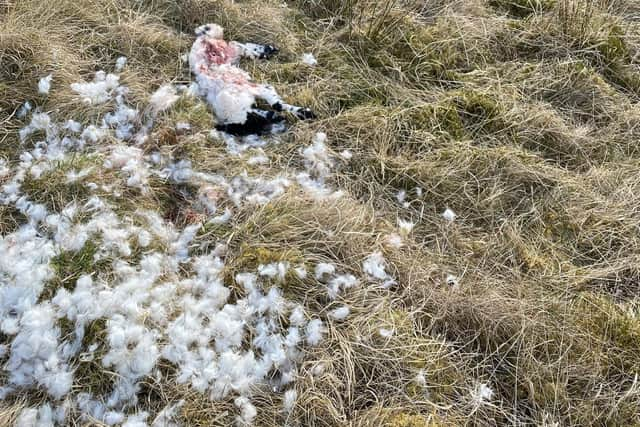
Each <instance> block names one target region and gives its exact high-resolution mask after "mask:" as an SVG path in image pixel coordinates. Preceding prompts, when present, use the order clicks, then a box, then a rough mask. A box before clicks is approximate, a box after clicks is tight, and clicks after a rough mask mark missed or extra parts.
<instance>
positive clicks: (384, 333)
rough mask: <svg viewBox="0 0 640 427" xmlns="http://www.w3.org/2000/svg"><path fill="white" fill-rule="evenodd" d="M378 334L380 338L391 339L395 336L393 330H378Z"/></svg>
mask: <svg viewBox="0 0 640 427" xmlns="http://www.w3.org/2000/svg"><path fill="white" fill-rule="evenodd" d="M378 333H379V334H380V336H381V337H382V338H391V337H392V336H393V335H394V334H395V332H394V330H393V329H386V328H380V329H379V330H378Z"/></svg>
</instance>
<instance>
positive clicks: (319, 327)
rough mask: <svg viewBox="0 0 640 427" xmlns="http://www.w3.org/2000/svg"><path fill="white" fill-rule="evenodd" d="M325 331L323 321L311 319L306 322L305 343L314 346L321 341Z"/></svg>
mask: <svg viewBox="0 0 640 427" xmlns="http://www.w3.org/2000/svg"><path fill="white" fill-rule="evenodd" d="M325 331H326V328H325V326H324V322H323V321H322V320H320V319H312V320H310V321H309V323H307V328H306V334H307V344H308V345H311V346H316V345H318V344H320V342H322V337H323V335H324V333H325Z"/></svg>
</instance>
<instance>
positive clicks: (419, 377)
mask: <svg viewBox="0 0 640 427" xmlns="http://www.w3.org/2000/svg"><path fill="white" fill-rule="evenodd" d="M413 381H414V382H415V383H416V384H417V385H419V386H420V387H426V386H427V378H426V376H425V373H424V369H420V370H419V371H418V373H417V374H416V376H415V377H414V378H413Z"/></svg>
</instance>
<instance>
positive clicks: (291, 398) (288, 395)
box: [282, 389, 298, 414]
mask: <svg viewBox="0 0 640 427" xmlns="http://www.w3.org/2000/svg"><path fill="white" fill-rule="evenodd" d="M297 399H298V392H297V391H296V390H295V389H291V390H287V391H285V392H284V398H283V399H282V408H283V409H284V412H285V413H287V414H288V413H290V412H291V411H292V410H293V408H294V407H295V406H296V400H297Z"/></svg>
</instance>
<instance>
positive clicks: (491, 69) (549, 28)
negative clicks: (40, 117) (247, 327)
mask: <svg viewBox="0 0 640 427" xmlns="http://www.w3.org/2000/svg"><path fill="white" fill-rule="evenodd" d="M281 3H282V2H280V1H275V0H274V1H271V0H266V1H265V0H263V1H246V2H233V1H229V0H184V1H177V0H145V1H133V0H100V1H98V0H57V1H55V2H52V3H51V2H49V3H47V2H41V1H39V0H16V1H12V0H9V1H6V2H4V3H3V2H1V1H0V155H2V156H3V157H4V158H6V159H8V160H10V161H17V155H18V154H19V153H20V152H21V151H22V147H21V146H20V144H19V142H18V139H17V130H18V129H19V128H20V127H21V126H22V125H23V124H22V122H21V121H20V120H18V119H17V118H16V117H15V116H14V113H15V110H16V109H17V108H18V107H19V106H20V105H21V104H22V103H23V102H24V101H25V100H32V101H34V102H35V103H36V104H37V105H38V106H40V107H41V109H42V110H44V111H51V112H52V113H53V114H55V115H57V116H60V117H69V118H70V117H73V118H76V119H77V120H80V121H82V122H83V123H91V122H92V121H95V120H96V119H97V117H98V116H99V114H100V111H97V110H96V109H95V108H94V109H92V110H90V109H88V108H86V107H85V106H82V105H80V104H79V103H77V102H74V100H73V97H72V93H71V92H70V90H69V84H70V83H72V82H75V81H78V80H80V79H82V78H84V77H87V76H89V75H90V74H91V73H92V72H93V71H95V70H96V69H101V68H107V69H109V67H112V66H113V64H114V62H115V59H116V58H117V57H118V56H120V55H125V56H127V57H128V58H129V67H128V68H127V69H126V71H125V72H124V73H123V74H122V80H123V82H124V84H126V85H128V86H129V87H130V88H131V89H132V91H133V93H134V100H135V101H137V102H139V103H140V105H141V106H142V105H143V104H142V103H143V101H144V99H145V96H146V95H147V94H148V93H149V91H150V90H152V89H154V88H155V87H157V86H158V85H159V84H161V83H163V82H168V81H187V80H188V79H189V73H188V69H187V67H186V66H185V64H183V63H182V62H181V60H180V56H181V55H182V54H184V53H185V52H186V51H187V50H188V48H189V46H190V43H191V36H190V31H191V29H192V28H193V27H194V26H196V25H199V24H202V23H205V22H210V21H211V22H218V23H220V24H222V25H224V26H225V27H226V28H228V30H229V33H230V34H229V35H230V36H231V37H235V38H238V39H241V40H252V41H257V42H273V43H276V44H278V45H279V46H280V48H281V49H282V54H281V55H280V56H279V57H278V58H277V59H276V60H275V61H273V62H269V63H267V62H260V63H249V64H246V65H247V67H248V69H250V71H251V72H252V74H253V75H254V76H255V78H256V79H257V80H269V81H271V82H274V83H275V85H276V87H277V88H278V90H280V91H281V92H282V93H283V95H285V96H286V97H287V98H288V99H290V100H291V102H292V103H294V104H304V105H309V106H311V107H313V108H314V109H315V110H316V111H317V112H318V114H319V117H320V119H319V120H317V121H315V122H312V123H296V124H294V125H292V129H291V131H290V133H288V134H287V135H285V136H284V138H283V142H282V143H281V144H279V145H276V146H273V147H268V150H269V152H270V154H271V155H272V159H273V160H272V163H271V165H270V166H269V167H267V168H258V169H257V170H256V172H258V173H262V174H264V175H265V176H269V175H275V174H277V173H278V171H279V170H281V169H282V168H287V167H295V166H297V165H296V162H297V161H299V160H296V159H298V158H299V157H297V156H296V153H297V150H298V148H299V147H300V146H301V145H302V144H305V145H306V144H308V143H309V141H310V140H311V137H312V135H313V134H314V133H315V132H317V131H325V132H326V133H327V134H328V136H329V142H330V144H331V148H332V149H334V150H335V151H336V152H340V151H342V150H344V149H350V150H352V151H353V153H354V159H353V161H352V162H351V163H350V164H349V166H348V167H343V168H342V169H341V170H340V173H339V175H338V176H337V177H336V178H335V184H336V186H338V187H340V188H342V189H344V190H346V191H347V195H346V196H345V197H344V198H343V199H341V200H339V201H326V202H322V203H320V202H313V201H310V200H308V199H307V198H306V197H305V196H304V195H302V194H299V193H297V192H295V191H290V192H289V193H288V194H287V195H286V196H284V197H282V198H280V199H278V200H276V201H274V202H273V203H271V204H269V205H267V206H265V207H264V208H261V209H259V210H257V211H253V210H247V211H243V212H241V213H240V215H239V216H238V217H236V218H235V219H234V226H233V227H232V228H224V227H222V228H219V229H214V230H205V231H204V232H203V233H202V235H201V236H200V237H199V239H200V242H201V243H202V244H203V247H204V248H207V247H213V245H214V244H215V241H217V240H220V239H222V240H226V241H228V242H229V244H230V249H231V259H230V262H228V263H227V264H228V265H232V266H235V268H237V269H241V268H242V267H246V266H247V265H248V263H249V264H250V263H255V262H256V261H257V260H260V259H268V260H274V259H289V258H291V257H298V258H296V259H305V260H308V261H332V262H336V263H338V265H340V266H341V268H342V269H343V270H344V271H353V272H355V271H359V269H360V265H361V262H362V260H363V259H364V257H366V256H367V255H368V254H369V253H370V252H371V251H372V248H376V247H380V248H385V256H386V257H387V259H388V260H389V261H390V262H391V263H392V265H393V268H394V270H395V273H396V275H397V277H398V278H399V287H398V289H396V290H394V291H391V292H388V291H382V290H376V289H373V287H371V288H367V287H365V288H361V289H358V290H355V291H353V292H352V293H350V294H346V295H345V296H344V299H345V301H347V302H348V303H349V305H350V306H351V308H352V313H353V315H352V316H351V317H350V318H349V321H348V323H346V324H340V325H338V324H332V325H331V327H330V336H329V338H328V339H327V340H326V341H325V342H324V343H323V344H322V346H321V347H319V348H317V349H315V350H313V351H309V352H308V353H307V354H306V355H305V361H304V364H303V365H302V368H301V370H300V376H299V378H298V379H297V381H296V390H297V391H298V393H299V400H298V404H297V406H296V408H295V409H294V411H293V413H292V414H291V415H289V418H288V419H285V417H284V415H283V414H282V413H281V412H280V410H279V409H278V408H279V407H280V399H281V396H280V395H278V394H274V393H271V392H270V391H269V390H261V391H259V392H258V393H257V394H256V406H257V407H258V411H259V415H258V418H257V420H256V424H257V425H283V424H284V423H287V424H288V425H326V426H334V425H335V426H342V425H354V426H368V425H389V426H425V425H429V426H430V425H433V426H436V425H437V426H441V425H442V426H444V425H486V426H490V425H549V426H550V425H575V426H582V425H611V426H613V425H636V424H639V423H640V415H639V414H640V389H639V388H638V384H637V379H638V378H637V374H638V372H639V370H640V318H639V316H640V314H639V311H638V307H639V303H640V299H639V297H638V289H639V286H640V273H639V268H638V262H639V261H640V231H639V230H640V208H639V207H640V178H639V177H638V174H637V171H638V167H639V166H640V150H639V149H638V141H639V140H640V114H639V113H638V108H639V105H638V101H639V100H640V99H639V98H640V8H638V6H637V5H636V2H635V1H633V0H608V1H605V0H600V1H594V0H589V1H577V0H575V1H570V0H557V1H547V0H535V1H534V0H509V1H507V0H494V1H486V2H485V1H480V0H434V1H428V2H426V3H425V2H417V1H415V2H414V1H394V2H380V1H373V0H353V1H346V2H339V1H329V0H299V1H289V2H287V7H283V6H281ZM308 51H312V52H314V53H315V54H316V57H317V58H318V60H319V65H318V66H317V67H315V68H310V67H303V66H299V65H296V64H295V63H296V62H297V58H298V57H299V56H300V55H301V54H302V53H303V52H308ZM50 72H51V73H53V75H54V85H53V89H52V91H51V94H50V95H49V96H48V97H46V98H44V97H41V96H40V95H38V94H37V81H38V79H39V78H40V77H42V76H43V75H46V74H48V73H50ZM163 120H164V121H163V122H161V123H160V124H159V125H158V126H157V127H156V129H154V134H153V138H151V141H150V142H149V145H148V146H147V147H145V148H146V149H147V150H151V149H153V148H156V147H161V148H162V150H167V151H168V152H173V153H178V154H180V155H182V156H185V157H189V158H190V159H191V161H192V162H193V164H194V165H195V167H197V168H199V169H201V170H208V171H216V170H223V171H225V172H228V173H234V172H237V171H239V170H241V169H242V168H243V167H244V166H243V165H242V164H241V163H238V162H236V161H235V160H233V159H231V160H230V159H229V158H228V155H227V154H226V152H225V150H224V148H223V147H222V146H221V145H220V143H219V142H216V141H213V142H212V141H210V140H208V139H207V137H206V135H207V132H208V129H209V128H210V127H211V123H212V120H213V119H212V117H211V116H210V114H209V113H208V112H207V111H202V108H201V106H198V105H190V104H188V103H182V104H179V105H178V106H177V108H176V109H175V111H174V112H172V113H170V114H168V115H167V116H166V117H164V119H163ZM185 120H187V121H190V122H192V123H193V124H194V129H193V132H191V133H190V134H188V135H179V134H178V135H176V134H175V133H173V134H172V133H171V131H170V129H172V127H173V124H175V122H177V121H185ZM163 126H166V129H164V128H163ZM163 129H164V130H163ZM80 160H81V161H91V159H80ZM64 167H65V166H64V165H61V169H60V171H59V172H60V173H64ZM54 173H55V171H54ZM51 178H52V177H46V179H44V180H41V181H33V182H30V183H29V185H30V186H31V187H33V188H32V190H31V192H30V194H32V197H33V198H35V199H36V200H38V201H43V202H46V203H47V204H49V205H50V206H53V207H56V206H58V207H59V206H63V205H64V204H66V203H68V202H69V201H70V199H71V200H73V199H76V200H82V198H83V197H86V195H85V194H82V193H81V192H74V191H73V189H70V188H66V187H65V186H64V183H60V184H58V183H57V182H56V181H55V179H51ZM53 178H55V177H53ZM95 179H98V180H100V179H104V180H109V176H108V174H106V175H105V174H103V175H100V174H98V176H96V177H95ZM416 187H421V188H422V189H423V190H424V192H423V194H422V195H421V196H417V195H416V193H415V188H416ZM399 190H406V191H407V193H408V194H409V199H410V206H409V207H408V208H404V207H402V206H400V205H399V204H398V203H397V202H396V200H395V194H396V192H397V191H399ZM129 191H132V190H129ZM185 194H186V195H185ZM125 196H127V194H125ZM128 196H129V197H124V198H123V200H122V201H118V200H115V202H116V203H120V206H119V209H120V210H121V211H122V212H123V213H125V214H126V213H130V212H131V211H133V210H135V209H136V208H137V207H139V206H140V205H144V206H146V207H149V208H152V209H156V210H159V211H161V212H162V214H163V215H164V216H165V217H167V218H171V219H173V220H174V221H175V222H177V223H181V221H182V223H183V224H184V223H185V222H188V219H186V218H187V214H186V213H185V211H186V210H187V209H188V205H189V203H191V202H193V200H190V199H189V193H188V192H186V193H185V192H182V193H180V192H177V191H173V190H172V189H171V188H169V186H167V185H165V184H164V183H158V185H157V186H154V191H153V192H152V193H151V194H147V195H144V194H138V193H135V192H133V193H129V194H128ZM132 196H135V197H136V199H135V203H131V200H130V199H131V197H132ZM125 199H129V200H125ZM447 207H450V208H452V209H454V210H455V211H456V213H457V214H458V215H459V217H458V220H456V222H455V223H453V224H446V223H445V222H444V221H443V220H442V218H441V216H440V214H441V212H442V211H443V210H444V209H445V208H447ZM398 217H400V218H411V219H412V220H413V221H415V222H416V223H417V226H416V228H415V230H414V232H413V234H412V235H411V238H410V241H409V242H408V244H407V246H405V247H404V248H402V249H399V250H396V249H392V248H386V247H385V246H384V236H385V235H386V234H387V233H389V232H391V231H393V229H394V225H395V223H396V219H397V218H398ZM20 221H21V218H20V217H19V215H16V213H15V212H12V211H11V210H9V209H6V208H0V232H2V233H3V234H4V233H6V232H8V231H10V230H12V229H14V228H15V227H16V226H17V224H19V223H20ZM258 249H259V250H258ZM256 251H257V252H256ZM261 257H262V258H261ZM72 259H73V258H72ZM71 268H72V271H73V272H74V273H73V274H76V273H75V271H76V270H74V269H73V268H75V267H73V266H72V267H71ZM83 268H84V266H83ZM231 273H233V271H230V277H232V274H231ZM447 274H455V275H457V276H459V277H460V282H461V286H460V288H459V289H451V288H449V287H447V286H446V285H445V277H446V276H447ZM285 292H286V294H287V296H288V297H289V298H291V299H293V300H295V301H299V302H301V303H303V304H304V305H305V306H306V307H307V308H308V309H309V310H311V311H312V312H315V313H319V314H320V316H321V317H322V316H323V315H324V313H326V312H327V311H328V310H330V309H332V308H333V306H332V305H331V304H329V301H327V299H326V297H325V296H323V295H322V294H321V292H320V290H318V289H314V288H312V287H310V286H309V285H308V284H305V283H304V282H302V283H294V284H293V285H291V286H290V287H289V288H287V289H285ZM381 327H384V328H389V329H394V330H395V332H396V333H395V335H394V336H393V337H392V338H389V339H385V338H382V337H380V336H379V334H378V333H377V331H378V329H379V328H381ZM4 338H6V337H2V336H1V335H0V340H3V339H4ZM317 363H323V364H324V366H325V371H324V373H323V374H322V375H321V376H314V375H312V373H311V371H312V370H313V367H314V366H316V364H317ZM420 369H422V370H424V372H425V376H426V380H427V387H426V388H424V389H423V388H422V387H420V386H418V385H417V384H416V383H415V380H414V378H415V376H416V374H417V373H418V371H419V370H420ZM87 375H89V373H87ZM96 375H103V376H104V375H105V374H104V373H96ZM172 375H173V372H172V368H171V367H169V366H168V367H166V378H165V380H166V381H165V382H163V381H159V382H158V381H157V380H156V379H149V381H148V382H147V383H145V387H143V390H142V392H141V394H142V395H141V401H143V402H151V404H150V407H154V408H156V407H157V408H160V407H162V405H163V403H165V402H170V401H173V400H175V399H176V398H180V397H185V396H186V397H187V403H186V405H185V406H184V408H183V410H182V414H181V417H182V421H183V423H184V424H185V425H189V426H210V425H228V423H229V422H230V419H231V418H232V416H233V414H235V412H234V408H233V407H232V406H231V405H230V402H211V401H209V400H208V399H206V397H204V396H202V395H199V394H197V393H195V392H193V391H191V390H186V389H179V388H176V387H175V385H173V386H172V385H171V384H172V383H171V381H170V379H171V377H172ZM107 379H108V378H107ZM101 380H102V379H101V378H87V383H86V384H84V385H83V384H78V388H79V389H83V388H91V387H94V386H95V383H96V381H97V386H102V384H101V383H100V381H101ZM480 382H482V383H487V384H489V385H490V387H491V388H492V389H493V390H494V391H495V395H494V398H493V399H492V400H491V402H489V403H486V404H482V405H477V404H475V403H474V402H473V401H472V399H471V391H472V390H473V389H474V387H476V385H477V384H478V383H480ZM38 397H39V396H29V395H25V396H24V397H23V398H21V399H18V400H15V401H8V402H5V403H4V404H2V403H0V424H3V425H5V424H7V423H9V422H10V420H12V419H13V418H14V417H15V415H16V412H17V410H18V408H19V407H20V405H22V404H23V403H24V402H29V401H33V400H34V399H36V400H37V399H38ZM554 423H557V424H554Z"/></svg>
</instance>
